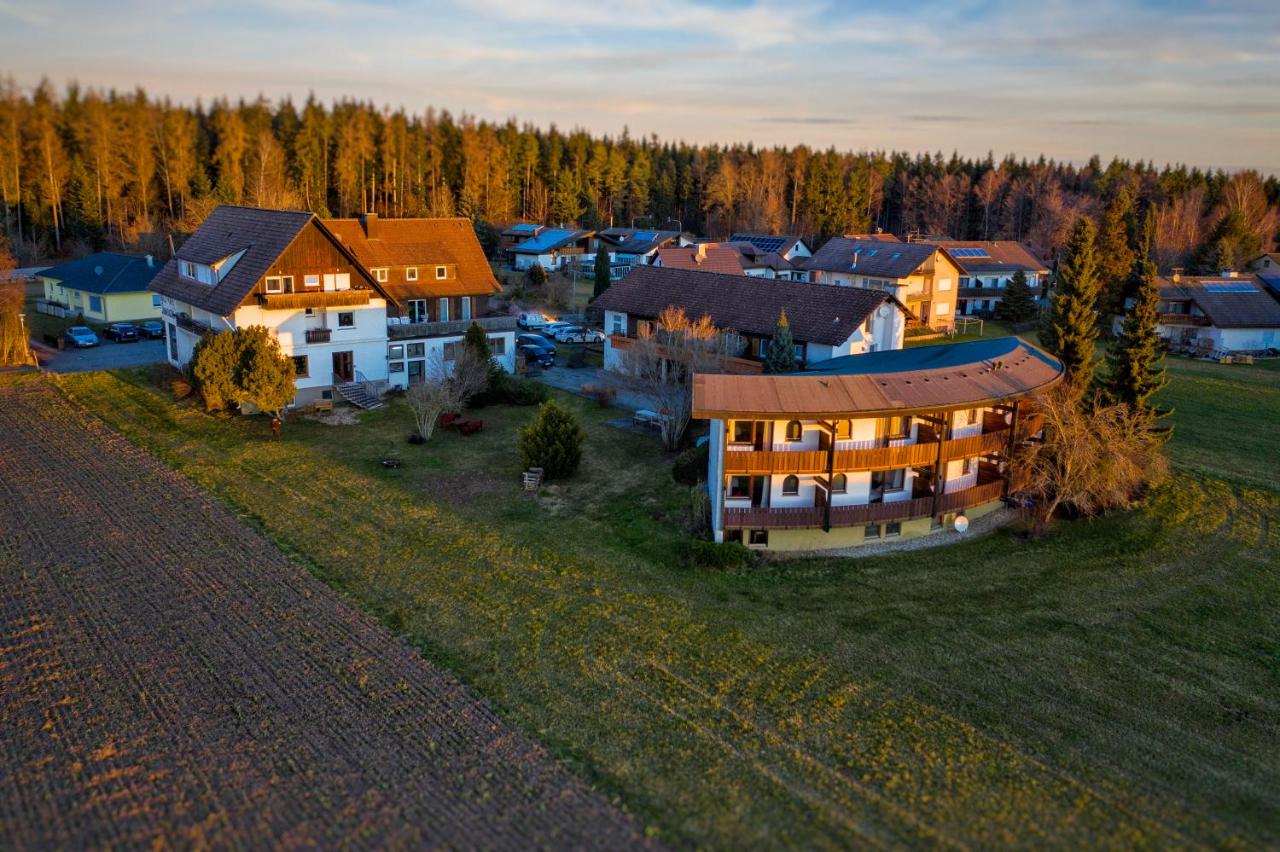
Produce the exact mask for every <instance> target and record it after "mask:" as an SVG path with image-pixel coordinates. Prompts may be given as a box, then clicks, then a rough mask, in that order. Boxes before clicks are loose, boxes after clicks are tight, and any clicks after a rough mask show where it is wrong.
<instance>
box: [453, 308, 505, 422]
mask: <svg viewBox="0 0 1280 852" xmlns="http://www.w3.org/2000/svg"><path fill="white" fill-rule="evenodd" d="M462 345H463V346H466V347H468V348H470V349H471V350H472V351H473V352H475V355H476V359H477V360H478V361H479V362H480V363H482V364H485V365H486V370H487V376H488V383H487V384H486V386H485V389H484V390H482V391H480V392H479V393H477V394H476V395H475V396H473V397H472V398H471V405H472V406H474V407H477V408H478V407H481V406H484V405H488V404H489V403H491V402H497V401H499V400H500V399H501V397H502V385H503V382H505V381H506V378H507V371H506V370H504V369H503V368H502V365H501V364H499V363H498V359H497V358H496V357H494V354H493V347H491V346H490V345H489V337H488V335H486V334H485V332H484V329H483V328H481V327H480V324H479V323H477V322H475V321H472V323H471V325H470V326H468V327H467V333H466V334H465V335H463V337H462Z"/></svg>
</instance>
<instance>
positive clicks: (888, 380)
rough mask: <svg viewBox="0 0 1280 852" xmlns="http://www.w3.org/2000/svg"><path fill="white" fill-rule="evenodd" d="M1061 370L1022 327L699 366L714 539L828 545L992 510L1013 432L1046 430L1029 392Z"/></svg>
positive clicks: (698, 410)
mask: <svg viewBox="0 0 1280 852" xmlns="http://www.w3.org/2000/svg"><path fill="white" fill-rule="evenodd" d="M1061 377H1062V365H1061V363H1059V362H1058V361H1057V360H1056V359H1055V358H1053V357H1052V356H1050V355H1047V354H1045V353H1044V352H1042V351H1040V350H1039V349H1037V348H1035V347H1034V346H1031V345H1030V344H1028V343H1025V342H1023V341H1022V340H1019V339H1018V338H1014V337H1009V338H1000V339H996V340H980V341H974V342H971V343H956V344H951V345H945V346H924V347H917V348H913V349H900V350H894V351H889V352H874V353H870V354H866V355H851V356H846V357H842V358H835V359H832V360H829V361H824V362H821V363H816V364H814V365H813V366H812V367H811V368H810V369H808V370H806V371H804V372H800V373H790V374H785V375H727V374H726V375H719V374H716V375H712V374H702V375H698V376H695V377H694V392H693V407H694V416H695V417H697V418H702V419H708V420H710V421H711V436H710V438H711V440H710V460H709V462H708V477H707V482H708V489H709V491H710V496H711V509H712V528H713V531H714V533H715V539H716V541H741V542H742V543H743V544H746V545H748V546H751V547H759V548H767V549H770V550H818V549H824V548H839V547H849V546H853V545H859V544H863V543H866V542H872V541H882V540H885V539H894V538H907V537H913V536H919V535H926V534H928V533H930V532H933V531H936V530H941V529H944V528H948V527H949V526H950V525H951V523H952V521H953V520H954V518H955V516H956V515H957V514H958V513H960V512H964V513H965V514H966V515H967V516H969V517H977V516H979V515H981V514H984V513H986V512H988V511H990V510H992V509H994V508H996V507H998V506H999V505H1000V501H1001V499H1002V498H1004V497H1007V496H1008V492H1009V482H1008V465H1007V460H1008V458H1009V456H1010V453H1011V452H1012V450H1013V448H1014V447H1015V445H1016V442H1018V441H1023V440H1026V439H1027V438H1029V437H1031V436H1034V435H1035V434H1037V433H1038V432H1039V431H1040V428H1041V424H1040V422H1039V418H1038V416H1037V415H1035V414H1034V413H1033V412H1031V411H1030V410H1029V409H1030V407H1029V405H1028V404H1027V402H1026V398H1027V397H1028V396H1030V395H1032V394H1034V393H1036V392H1037V391H1040V390H1041V389H1043V388H1046V387H1048V386H1050V385H1052V384H1054V383H1055V382H1057V381H1058V380H1059V379H1060V378H1061Z"/></svg>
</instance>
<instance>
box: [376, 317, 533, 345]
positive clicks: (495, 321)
mask: <svg viewBox="0 0 1280 852" xmlns="http://www.w3.org/2000/svg"><path fill="white" fill-rule="evenodd" d="M472 323H475V324H476V325H478V326H480V327H481V328H482V329H484V330H485V331H492V332H502V331H516V330H517V326H516V318H515V317H507V316H502V317H475V318H473V319H464V320H447V321H444V322H411V323H405V324H400V323H397V324H395V325H388V326H387V337H389V338H391V339H392V340H410V339H414V338H419V337H460V336H462V335H464V334H466V333H467V329H468V328H470V327H471V324H472Z"/></svg>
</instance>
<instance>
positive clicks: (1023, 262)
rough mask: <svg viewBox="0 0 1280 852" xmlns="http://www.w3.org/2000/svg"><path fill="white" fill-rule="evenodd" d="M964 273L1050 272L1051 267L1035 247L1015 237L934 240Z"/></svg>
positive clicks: (934, 243)
mask: <svg viewBox="0 0 1280 852" xmlns="http://www.w3.org/2000/svg"><path fill="white" fill-rule="evenodd" d="M932 245H935V246H937V247H938V248H940V249H942V250H943V251H944V252H946V254H947V257H949V258H951V262H952V263H954V264H955V265H956V266H957V267H958V268H959V269H960V271H961V272H964V273H966V274H969V275H981V274H983V273H986V274H995V273H1000V272H1017V271H1018V270H1019V269H1021V270H1022V271H1023V272H1034V273H1038V274H1041V275H1045V274H1048V272H1049V267H1048V266H1046V265H1045V262H1044V261H1043V260H1041V259H1040V258H1038V257H1036V256H1035V253H1034V252H1032V251H1031V249H1029V248H1027V247H1026V246H1025V245H1023V244H1022V243H1019V242H1016V241H1015V240H985V241H984V240H933V241H932Z"/></svg>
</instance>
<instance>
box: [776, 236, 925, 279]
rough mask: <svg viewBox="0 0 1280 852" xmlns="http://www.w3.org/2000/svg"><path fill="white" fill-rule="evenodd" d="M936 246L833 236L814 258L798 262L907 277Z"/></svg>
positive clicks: (825, 268) (807, 266)
mask: <svg viewBox="0 0 1280 852" xmlns="http://www.w3.org/2000/svg"><path fill="white" fill-rule="evenodd" d="M935 251H937V248H936V247H934V246H932V245H929V244H927V243H898V242H893V243H888V242H886V241H884V240H852V239H849V238H848V237H832V238H831V239H830V240H827V242H826V245H824V246H823V247H822V248H820V249H818V250H817V251H816V252H814V253H813V257H810V258H807V259H806V260H803V261H799V265H800V266H802V267H803V268H804V269H818V270H822V271H823V272H856V273H858V274H859V275H871V276H875V277H879V278H908V277H910V276H911V275H912V274H913V273H914V272H915V271H916V270H917V269H919V268H920V265H921V264H923V263H924V262H925V261H926V260H928V259H929V258H930V257H932V256H933V253H934V252H935Z"/></svg>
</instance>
